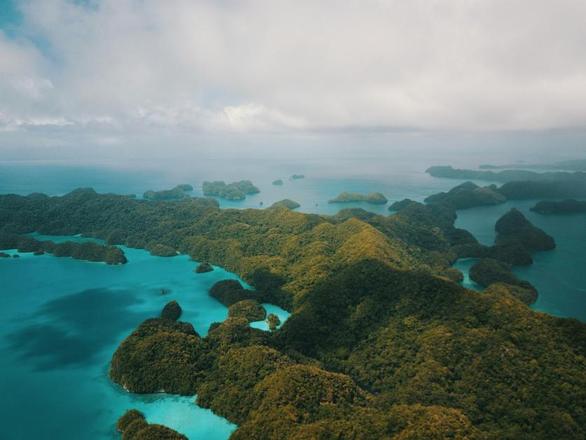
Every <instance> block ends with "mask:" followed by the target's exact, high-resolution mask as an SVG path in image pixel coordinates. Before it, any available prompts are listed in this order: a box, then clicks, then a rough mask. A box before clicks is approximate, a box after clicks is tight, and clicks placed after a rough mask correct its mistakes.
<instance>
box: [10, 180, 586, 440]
mask: <svg viewBox="0 0 586 440" xmlns="http://www.w3.org/2000/svg"><path fill="white" fill-rule="evenodd" d="M454 220H455V212H454V210H453V208H451V207H449V206H445V205H444V204H434V205H429V206H426V205H422V204H420V203H416V202H405V203H402V204H401V206H400V209H399V210H398V211H397V213H396V214H394V215H391V216H381V215H376V214H372V213H367V212H366V211H364V210H360V209H351V210H342V211H340V212H339V213H338V214H337V215H336V216H333V217H323V216H317V215H308V214H301V213H297V212H293V211H291V210H288V209H285V208H274V209H267V210H220V209H219V208H218V207H217V204H216V203H214V202H213V201H210V200H205V199H186V200H184V201H180V202H164V201H144V200H133V199H130V198H127V197H126V198H125V197H121V196H114V195H98V194H96V193H95V192H93V191H89V190H81V191H76V192H73V193H71V194H68V195H66V196H63V197H50V198H49V197H43V196H39V195H32V196H28V197H18V196H0V228H1V230H2V231H3V232H4V233H9V232H10V233H18V234H24V233H27V232H32V231H35V230H41V229H44V231H43V232H46V233H59V234H77V233H84V234H87V235H92V236H96V237H100V238H104V239H107V238H108V237H110V236H112V237H114V238H113V239H115V240H116V241H118V242H121V243H125V244H127V245H134V246H137V247H146V246H147V245H149V244H150V243H159V244H164V245H166V246H171V247H173V248H174V249H177V250H178V251H180V252H182V253H187V254H190V255H191V256H192V257H194V259H197V260H199V261H209V262H210V263H213V264H218V265H222V266H224V267H226V268H227V269H229V270H232V271H235V272H236V273H238V274H239V275H240V276H242V277H243V278H244V279H245V280H246V281H247V282H248V283H250V284H251V285H252V286H254V288H255V289H254V290H251V289H245V288H243V287H242V285H241V284H240V283H238V282H237V281H233V282H229V281H225V282H222V283H219V285H218V284H217V285H216V286H214V289H213V291H212V292H211V294H212V295H213V296H214V297H216V298H218V299H219V300H220V301H222V303H224V304H226V305H228V306H234V305H236V304H237V303H239V302H240V301H242V300H256V301H258V302H264V301H268V302H272V303H275V304H278V305H282V306H283V307H284V308H288V309H289V310H291V311H292V312H293V313H292V315H291V317H290V318H289V319H288V320H287V321H286V322H285V323H284V324H283V325H282V327H280V328H279V329H278V330H276V331H274V332H264V331H261V330H257V329H254V328H251V327H250V326H249V320H248V319H247V318H246V317H242V316H238V313H236V316H231V317H229V318H228V319H227V320H225V321H224V322H222V323H217V324H213V325H212V326H211V327H210V330H209V332H208V335H207V336H206V337H205V338H201V337H200V336H199V335H198V334H197V333H196V332H195V331H194V329H193V327H192V326H191V325H190V324H186V323H181V322H175V321H172V320H169V319H162V318H155V319H149V320H147V321H145V322H144V323H142V324H141V325H140V326H139V327H138V328H137V329H136V330H135V331H134V332H133V333H132V334H131V335H130V336H129V337H128V338H126V340H125V341H124V342H123V343H122V344H121V345H120V347H119V348H118V350H117V351H116V353H115V354H114V357H113V359H112V364H111V370H110V375H111V377H112V379H113V380H114V381H115V382H117V383H119V384H120V385H122V386H124V387H125V388H126V389H128V390H129V391H133V392H137V393H152V392H159V391H165V392H170V393H176V394H183V395H193V394H197V395H198V403H199V404H200V405H202V406H205V407H208V408H211V409H212V410H213V411H215V412H216V413H217V414H219V415H222V416H224V417H226V418H227V419H228V420H231V421H233V422H235V423H237V424H238V425H239V427H238V429H237V430H236V431H235V432H234V434H233V435H232V439H285V438H289V439H296V440H302V439H333V438H335V439H342V440H343V439H348V440H349V439H393V440H404V439H427V438H432V439H433V438H437V439H444V438H454V439H491V440H492V439H495V440H496V439H499V440H500V439H552V438H560V439H561V438H563V439H583V438H584V437H585V436H586V430H585V426H586V410H585V408H586V326H585V325H584V324H582V323H579V322H577V321H574V320H568V319H560V318H556V317H552V316H547V315H544V314H541V313H537V312H534V311H532V310H531V309H530V308H528V307H527V305H526V304H525V303H523V301H521V300H520V299H519V295H518V288H517V287H514V286H509V285H507V284H503V283H496V284H494V283H493V284H491V285H490V286H489V287H488V288H487V289H486V290H485V291H484V292H483V293H482V294H479V293H477V292H472V291H469V290H466V289H464V288H463V287H461V286H459V285H458V284H457V283H454V282H453V281H451V280H452V279H453V278H454V277H453V270H451V269H450V265H451V263H452V262H453V261H454V260H455V259H456V258H457V257H458V256H459V255H461V254H462V253H464V252H465V251H468V252H471V251H472V250H474V249H475V250H476V251H478V250H481V251H483V250H484V247H481V246H480V245H479V244H478V243H477V242H476V240H475V239H474V237H472V236H471V234H469V233H468V232H467V231H463V230H461V229H457V228H455V227H454ZM512 223H514V224H517V223H516V222H512ZM506 224H507V222H505V226H506ZM506 231H508V228H506V227H505V229H504V233H505V235H504V236H505V237H506V236H507V234H506ZM516 243H517V244H516V246H520V247H523V246H525V244H527V243H529V244H530V246H531V248H533V241H532V240H528V241H527V240H525V238H524V239H523V240H520V241H516ZM519 243H521V244H519ZM503 246H506V245H503ZM523 249H524V248H523Z"/></svg>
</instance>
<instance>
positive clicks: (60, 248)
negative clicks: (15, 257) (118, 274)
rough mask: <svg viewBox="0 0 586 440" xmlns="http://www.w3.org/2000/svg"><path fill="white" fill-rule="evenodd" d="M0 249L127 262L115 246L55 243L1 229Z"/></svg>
mask: <svg viewBox="0 0 586 440" xmlns="http://www.w3.org/2000/svg"><path fill="white" fill-rule="evenodd" d="M0 249H16V250H17V251H18V252H31V253H34V254H35V255H42V254H44V253H45V252H47V253H50V254H53V255H54V256H56V257H71V258H75V259H76V260H86V261H95V262H104V263H106V264H125V263H126V262H127V260H126V256H125V255H124V252H123V251H122V250H120V249H119V248H117V247H115V246H107V245H103V244H98V243H92V242H84V243H77V242H73V241H66V242H63V243H54V242H52V241H49V240H43V241H40V240H37V239H35V238H33V237H28V236H20V235H16V234H11V233H2V232H1V231H0ZM6 255H7V254H6Z"/></svg>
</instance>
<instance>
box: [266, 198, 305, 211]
mask: <svg viewBox="0 0 586 440" xmlns="http://www.w3.org/2000/svg"><path fill="white" fill-rule="evenodd" d="M300 206H301V205H300V204H299V203H297V202H296V201H295V200H291V199H283V200H279V201H278V202H275V203H273V204H272V205H271V208H287V209H297V208H299V207H300Z"/></svg>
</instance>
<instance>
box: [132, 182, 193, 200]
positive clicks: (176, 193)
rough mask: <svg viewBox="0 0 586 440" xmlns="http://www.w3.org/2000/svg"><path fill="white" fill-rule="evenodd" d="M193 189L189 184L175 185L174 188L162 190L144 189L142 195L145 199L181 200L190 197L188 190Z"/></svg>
mask: <svg viewBox="0 0 586 440" xmlns="http://www.w3.org/2000/svg"><path fill="white" fill-rule="evenodd" d="M191 191H193V186H191V185H189V184H182V185H177V186H176V187H175V188H172V189H167V190H162V191H152V190H149V191H146V192H145V193H144V194H143V195H142V197H143V198H144V199H146V200H181V199H185V198H188V197H190V196H189V194H187V193H188V192H191Z"/></svg>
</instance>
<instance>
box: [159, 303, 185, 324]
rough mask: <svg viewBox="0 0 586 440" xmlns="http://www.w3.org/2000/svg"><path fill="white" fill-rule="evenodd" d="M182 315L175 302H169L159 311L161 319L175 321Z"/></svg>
mask: <svg viewBox="0 0 586 440" xmlns="http://www.w3.org/2000/svg"><path fill="white" fill-rule="evenodd" d="M182 313H183V309H181V306H180V305H179V303H178V302H177V301H169V302H168V303H167V304H165V307H163V310H162V311H161V318H163V319H169V320H171V321H177V320H178V319H179V318H180V317H181V314H182Z"/></svg>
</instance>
